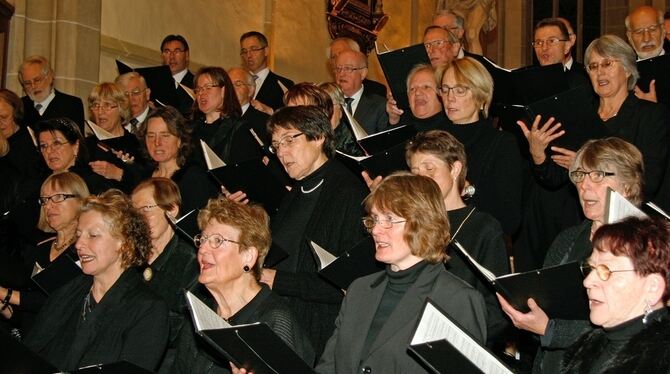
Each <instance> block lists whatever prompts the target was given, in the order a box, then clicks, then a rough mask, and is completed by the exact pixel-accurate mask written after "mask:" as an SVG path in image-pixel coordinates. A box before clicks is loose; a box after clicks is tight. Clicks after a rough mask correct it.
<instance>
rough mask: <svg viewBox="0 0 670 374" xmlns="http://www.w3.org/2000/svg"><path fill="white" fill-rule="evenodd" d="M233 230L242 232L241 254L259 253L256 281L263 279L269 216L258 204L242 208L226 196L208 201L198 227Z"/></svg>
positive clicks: (201, 212)
mask: <svg viewBox="0 0 670 374" xmlns="http://www.w3.org/2000/svg"><path fill="white" fill-rule="evenodd" d="M212 220H214V221H216V222H218V223H220V224H223V225H228V226H231V227H234V228H235V229H237V230H239V231H240V237H239V239H238V240H237V241H238V242H240V253H242V251H245V250H246V249H247V248H249V247H255V248H256V249H257V250H258V258H257V259H256V263H255V264H254V265H253V266H252V270H251V271H252V273H253V275H254V277H255V278H256V280H257V281H260V279H261V272H262V271H263V262H264V261H265V256H267V254H268V251H269V250H270V243H271V242H272V238H271V236H270V217H269V216H268V214H267V213H266V212H265V210H264V209H263V208H262V207H261V206H259V205H254V204H251V205H242V204H237V203H235V202H232V201H230V200H228V199H227V198H225V197H220V198H215V199H209V202H208V203H207V206H206V207H205V208H203V209H200V213H199V214H198V226H199V227H200V229H201V230H203V229H204V228H205V227H206V226H207V224H208V223H209V222H210V221H212Z"/></svg>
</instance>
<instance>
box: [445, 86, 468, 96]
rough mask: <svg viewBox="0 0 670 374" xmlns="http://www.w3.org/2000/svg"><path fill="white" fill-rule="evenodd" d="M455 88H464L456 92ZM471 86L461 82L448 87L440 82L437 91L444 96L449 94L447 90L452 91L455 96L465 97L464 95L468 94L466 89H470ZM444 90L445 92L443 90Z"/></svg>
mask: <svg viewBox="0 0 670 374" xmlns="http://www.w3.org/2000/svg"><path fill="white" fill-rule="evenodd" d="M457 89H464V91H463V92H462V93H458V92H457V91H456V90H457ZM471 89H472V88H470V86H464V85H461V84H457V85H455V86H454V87H450V86H449V85H446V84H442V85H440V87H439V91H440V92H441V93H442V95H444V96H447V97H448V96H449V92H453V93H454V96H455V97H465V95H467V94H468V91H470V90H471ZM445 91H446V92H445Z"/></svg>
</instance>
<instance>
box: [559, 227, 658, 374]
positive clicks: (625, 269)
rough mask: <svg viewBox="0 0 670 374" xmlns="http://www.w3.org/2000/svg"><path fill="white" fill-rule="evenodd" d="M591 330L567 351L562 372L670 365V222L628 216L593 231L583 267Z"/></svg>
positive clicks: (648, 369)
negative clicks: (591, 250) (668, 307)
mask: <svg viewBox="0 0 670 374" xmlns="http://www.w3.org/2000/svg"><path fill="white" fill-rule="evenodd" d="M582 271H583V272H584V275H585V279H584V287H585V288H586V292H587V294H588V296H589V307H590V309H591V312H590V320H591V323H593V324H594V325H595V326H598V328H596V329H595V330H593V331H590V332H588V333H586V334H585V335H583V336H582V337H581V338H580V339H579V340H577V341H575V343H574V344H573V345H572V347H570V349H569V350H568V351H567V352H566V354H565V358H564V361H563V367H562V372H563V373H660V372H663V373H667V372H668V370H669V369H670V351H668V344H670V319H669V318H668V309H667V307H666V305H667V304H668V299H669V298H670V297H669V295H670V274H669V272H670V223H669V222H668V221H667V220H666V219H665V218H664V217H656V218H652V219H640V218H636V217H631V218H628V219H625V220H623V221H621V222H618V223H615V224H611V225H605V226H603V227H601V228H600V229H598V231H596V233H595V235H594V236H593V253H592V254H591V256H590V257H589V259H588V260H587V261H586V263H585V264H584V265H583V267H582Z"/></svg>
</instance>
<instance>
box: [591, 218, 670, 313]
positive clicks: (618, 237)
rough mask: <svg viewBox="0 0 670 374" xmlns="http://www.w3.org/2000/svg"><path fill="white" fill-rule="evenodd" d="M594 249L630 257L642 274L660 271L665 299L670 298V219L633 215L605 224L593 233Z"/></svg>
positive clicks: (634, 266)
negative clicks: (663, 283) (663, 282)
mask: <svg viewBox="0 0 670 374" xmlns="http://www.w3.org/2000/svg"><path fill="white" fill-rule="evenodd" d="M593 250H594V251H599V252H610V253H611V254H613V255H614V256H625V257H628V258H629V259H630V260H631V262H632V263H633V268H634V269H635V272H636V273H638V274H639V275H641V276H646V275H649V274H660V275H661V276H662V277H663V280H664V281H665V291H664V292H663V302H664V303H667V302H668V300H669V299H670V222H669V221H668V220H667V219H665V218H664V217H654V218H637V217H630V218H626V219H625V220H623V221H620V222H617V223H614V224H610V225H604V226H602V227H600V228H599V229H598V231H596V232H595V234H594V235H593Z"/></svg>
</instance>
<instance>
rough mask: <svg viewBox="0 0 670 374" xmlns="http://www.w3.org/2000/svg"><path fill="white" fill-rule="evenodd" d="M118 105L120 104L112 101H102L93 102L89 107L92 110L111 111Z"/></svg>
mask: <svg viewBox="0 0 670 374" xmlns="http://www.w3.org/2000/svg"><path fill="white" fill-rule="evenodd" d="M118 107H119V105H118V104H112V103H107V102H103V103H102V104H101V103H93V104H91V105H89V106H88V108H89V109H90V110H95V111H99V110H101V109H102V110H103V111H105V112H109V111H111V110H113V109H116V108H118Z"/></svg>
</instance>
